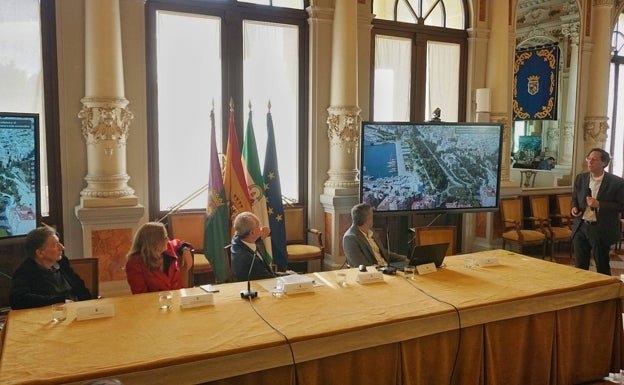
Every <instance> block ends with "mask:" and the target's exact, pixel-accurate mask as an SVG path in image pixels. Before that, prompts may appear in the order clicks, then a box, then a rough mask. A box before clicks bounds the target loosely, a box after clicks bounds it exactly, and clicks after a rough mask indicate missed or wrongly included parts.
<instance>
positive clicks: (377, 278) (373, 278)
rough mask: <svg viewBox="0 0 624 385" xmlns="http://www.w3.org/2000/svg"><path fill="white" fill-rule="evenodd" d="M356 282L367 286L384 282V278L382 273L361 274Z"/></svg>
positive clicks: (369, 272)
mask: <svg viewBox="0 0 624 385" xmlns="http://www.w3.org/2000/svg"><path fill="white" fill-rule="evenodd" d="M355 281H356V282H359V283H360V284H362V285H366V284H369V283H376V282H384V277H383V273H382V272H381V271H367V272H359V273H358V275H357V277H356V278H355Z"/></svg>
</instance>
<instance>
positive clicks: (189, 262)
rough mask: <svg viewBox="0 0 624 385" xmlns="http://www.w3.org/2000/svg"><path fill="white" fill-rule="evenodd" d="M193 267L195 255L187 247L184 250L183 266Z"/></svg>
mask: <svg viewBox="0 0 624 385" xmlns="http://www.w3.org/2000/svg"><path fill="white" fill-rule="evenodd" d="M191 266H193V253H191V249H189V248H188V247H185V248H183V249H182V266H181V267H188V268H190V267H191Z"/></svg>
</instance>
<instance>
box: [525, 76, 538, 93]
mask: <svg viewBox="0 0 624 385" xmlns="http://www.w3.org/2000/svg"><path fill="white" fill-rule="evenodd" d="M527 92H528V93H529V95H536V94H538V93H539V76H537V75H531V76H529V77H528V78H527Z"/></svg>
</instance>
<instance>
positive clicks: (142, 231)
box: [128, 222, 168, 271]
mask: <svg viewBox="0 0 624 385" xmlns="http://www.w3.org/2000/svg"><path fill="white" fill-rule="evenodd" d="M165 239H168V237H167V228H166V227H165V225H163V224H162V223H160V222H147V223H145V224H144V225H143V226H141V227H140V228H139V231H137V233H136V234H135V235H134V240H133V241H132V248H131V249H130V252H129V253H128V258H131V257H132V256H133V255H135V254H138V257H140V258H141V262H143V264H144V265H145V266H147V268H148V269H149V270H150V271H152V270H157V269H160V268H161V267H162V255H161V253H160V247H159V245H160V242H162V241H163V240H165Z"/></svg>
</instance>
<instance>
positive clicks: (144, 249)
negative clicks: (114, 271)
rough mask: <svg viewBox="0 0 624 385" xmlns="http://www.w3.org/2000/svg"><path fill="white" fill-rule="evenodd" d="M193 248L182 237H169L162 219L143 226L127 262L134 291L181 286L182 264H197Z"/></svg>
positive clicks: (173, 288)
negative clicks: (194, 261) (192, 251)
mask: <svg viewBox="0 0 624 385" xmlns="http://www.w3.org/2000/svg"><path fill="white" fill-rule="evenodd" d="M191 248H192V246H191V245H190V244H188V243H186V242H182V241H181V240H179V239H173V240H169V237H168V236H167V229H166V228H165V225H163V224H162V223H159V222H147V223H145V224H144V225H143V226H141V227H140V228H139V231H137V233H136V234H135V236H134V240H133V242H132V248H131V249H130V252H129V253H128V261H127V262H126V277H127V279H128V284H130V290H132V294H138V293H147V292H152V291H160V290H176V289H181V288H182V287H183V281H182V273H181V267H185V266H188V267H190V266H192V265H193V256H192V254H191Z"/></svg>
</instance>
